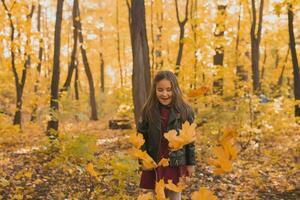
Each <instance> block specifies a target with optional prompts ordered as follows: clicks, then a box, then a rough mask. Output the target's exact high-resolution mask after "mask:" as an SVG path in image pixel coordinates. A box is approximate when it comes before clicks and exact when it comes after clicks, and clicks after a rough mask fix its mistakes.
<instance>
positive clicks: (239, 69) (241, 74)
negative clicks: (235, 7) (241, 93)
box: [235, 1, 248, 96]
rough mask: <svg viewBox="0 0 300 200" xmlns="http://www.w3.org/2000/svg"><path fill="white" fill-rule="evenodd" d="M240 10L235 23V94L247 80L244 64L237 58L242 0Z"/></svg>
mask: <svg viewBox="0 0 300 200" xmlns="http://www.w3.org/2000/svg"><path fill="white" fill-rule="evenodd" d="M239 6H240V10H239V18H238V24H237V37H236V46H235V58H236V59H235V66H236V75H237V80H236V81H235V89H236V93H235V95H236V96H237V95H238V90H239V89H241V88H242V86H243V85H244V83H240V82H245V81H247V80H248V76H247V71H246V70H245V69H244V66H243V65H241V64H240V61H239V58H240V52H239V44H240V30H241V12H242V1H240V3H239Z"/></svg>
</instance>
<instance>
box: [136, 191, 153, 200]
mask: <svg viewBox="0 0 300 200" xmlns="http://www.w3.org/2000/svg"><path fill="white" fill-rule="evenodd" d="M152 199H153V193H152V192H148V193H146V194H142V195H140V196H138V198H137V200H152Z"/></svg>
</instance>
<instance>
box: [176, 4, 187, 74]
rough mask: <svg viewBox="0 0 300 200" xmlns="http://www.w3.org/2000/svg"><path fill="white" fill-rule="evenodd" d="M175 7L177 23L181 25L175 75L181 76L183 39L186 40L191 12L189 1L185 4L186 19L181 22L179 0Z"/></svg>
mask: <svg viewBox="0 0 300 200" xmlns="http://www.w3.org/2000/svg"><path fill="white" fill-rule="evenodd" d="M175 7H176V18H177V23H178V25H179V29H180V33H179V48H178V54H177V59H176V67H175V75H176V76H178V75H179V71H180V65H181V59H182V53H183V45H184V43H183V38H184V32H185V28H184V26H185V24H186V22H187V21H188V12H189V0H186V4H185V17H184V19H183V20H182V21H180V17H179V11H178V0H175Z"/></svg>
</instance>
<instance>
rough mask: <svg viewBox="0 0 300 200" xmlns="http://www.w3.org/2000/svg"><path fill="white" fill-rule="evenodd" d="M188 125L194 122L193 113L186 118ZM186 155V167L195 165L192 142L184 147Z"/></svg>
mask: <svg viewBox="0 0 300 200" xmlns="http://www.w3.org/2000/svg"><path fill="white" fill-rule="evenodd" d="M188 121H189V123H190V124H192V123H193V122H194V113H191V114H190V115H189V117H188ZM185 153H186V165H196V155H195V144H194V142H192V143H190V144H187V145H185Z"/></svg>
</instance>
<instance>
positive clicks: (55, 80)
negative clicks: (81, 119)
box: [47, 0, 64, 139]
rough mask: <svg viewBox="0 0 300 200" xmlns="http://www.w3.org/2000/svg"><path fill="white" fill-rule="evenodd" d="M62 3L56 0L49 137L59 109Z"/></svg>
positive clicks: (51, 135) (53, 128) (55, 134)
mask: <svg viewBox="0 0 300 200" xmlns="http://www.w3.org/2000/svg"><path fill="white" fill-rule="evenodd" d="M63 3H64V0H57V7H56V21H55V32H54V55H53V73H52V80H51V100H50V109H51V110H50V117H51V119H50V120H49V121H48V126H47V135H48V136H49V137H50V139H55V138H57V136H58V135H57V133H54V132H53V130H54V131H56V132H57V131H58V119H57V118H56V117H55V114H56V113H57V112H58V110H59V106H58V89H59V76H60V68H59V65H60V46H61V45H60V43H61V38H60V34H61V24H62V16H63Z"/></svg>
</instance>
